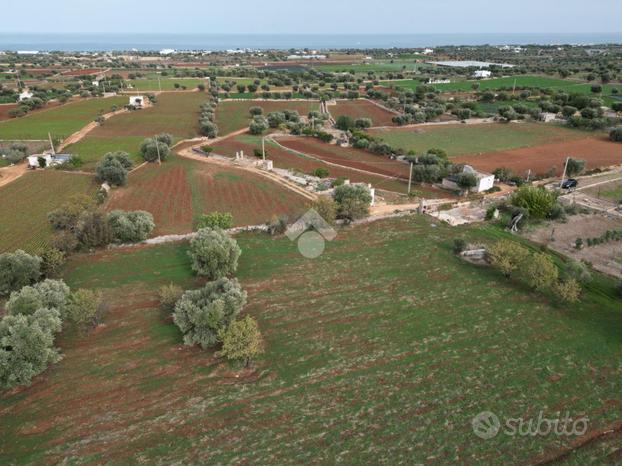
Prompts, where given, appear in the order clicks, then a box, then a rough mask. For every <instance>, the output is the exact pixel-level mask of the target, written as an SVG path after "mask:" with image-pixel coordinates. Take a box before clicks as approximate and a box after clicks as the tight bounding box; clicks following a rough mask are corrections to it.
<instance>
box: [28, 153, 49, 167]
mask: <svg viewBox="0 0 622 466" xmlns="http://www.w3.org/2000/svg"><path fill="white" fill-rule="evenodd" d="M39 159H43V160H45V167H49V166H50V165H52V154H33V155H29V156H28V168H45V167H42V166H41V164H40V163H39Z"/></svg>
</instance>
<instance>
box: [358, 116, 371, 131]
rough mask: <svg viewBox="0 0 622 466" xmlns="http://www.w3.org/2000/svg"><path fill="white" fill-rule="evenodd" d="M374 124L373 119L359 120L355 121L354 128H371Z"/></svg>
mask: <svg viewBox="0 0 622 466" xmlns="http://www.w3.org/2000/svg"><path fill="white" fill-rule="evenodd" d="M372 124H373V123H372V121H371V118H357V119H356V120H354V126H355V127H357V128H361V129H365V128H371V126H372Z"/></svg>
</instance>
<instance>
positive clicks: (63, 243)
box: [50, 231, 79, 255]
mask: <svg viewBox="0 0 622 466" xmlns="http://www.w3.org/2000/svg"><path fill="white" fill-rule="evenodd" d="M50 246H51V247H52V248H54V249H58V250H59V251H61V252H62V253H64V254H65V255H66V254H69V253H71V252H74V251H75V250H76V249H78V246H79V242H78V238H76V236H75V235H74V234H73V233H72V232H70V231H61V232H59V233H57V234H56V235H54V237H53V238H52V239H51V241H50Z"/></svg>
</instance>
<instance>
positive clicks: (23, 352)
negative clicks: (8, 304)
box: [0, 308, 61, 389]
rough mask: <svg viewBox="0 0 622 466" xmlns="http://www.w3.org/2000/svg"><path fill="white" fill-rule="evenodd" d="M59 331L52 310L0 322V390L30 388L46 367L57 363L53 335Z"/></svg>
mask: <svg viewBox="0 0 622 466" xmlns="http://www.w3.org/2000/svg"><path fill="white" fill-rule="evenodd" d="M60 329H61V319H60V315H59V313H58V311H57V310H55V309H45V308H42V309H38V310H37V311H36V312H35V313H34V314H32V315H23V314H18V315H7V316H5V317H3V318H2V320H0V386H2V387H3V388H6V389H10V388H13V387H16V386H18V385H30V383H31V382H32V379H33V377H35V376H36V375H38V374H40V373H41V372H43V371H44V370H45V369H46V368H47V366H48V364H51V363H54V362H57V361H58V360H59V359H60V355H59V352H58V350H57V349H56V348H54V334H55V333H57V332H59V331H60Z"/></svg>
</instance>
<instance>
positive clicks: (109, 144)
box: [67, 135, 144, 171]
mask: <svg viewBox="0 0 622 466" xmlns="http://www.w3.org/2000/svg"><path fill="white" fill-rule="evenodd" d="M143 140H144V137H142V136H119V137H114V138H113V137H99V136H92V135H89V136H87V137H86V138H84V139H82V140H81V141H79V142H77V143H75V144H71V145H70V146H68V147H67V152H69V153H70V154H74V155H79V156H80V158H81V159H82V160H83V161H84V165H83V166H82V167H80V169H81V170H85V171H94V170H95V165H97V162H98V161H99V160H100V159H101V158H102V157H103V156H104V154H106V153H108V152H115V151H119V150H120V151H123V152H127V153H128V154H130V157H131V159H132V161H133V162H134V165H138V164H140V163H142V162H143V161H144V160H143V158H142V156H141V155H140V152H139V150H138V149H139V147H140V143H141V142H143Z"/></svg>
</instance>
